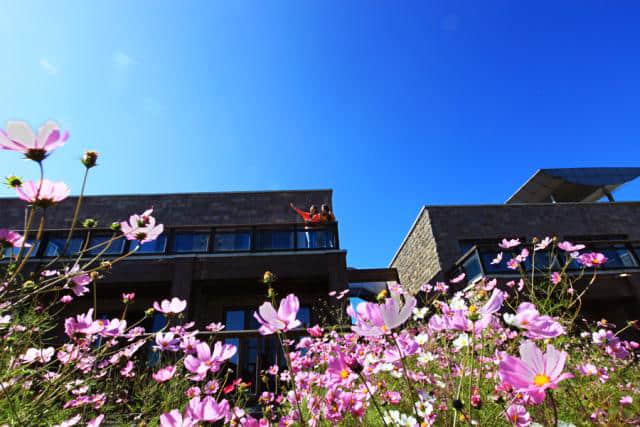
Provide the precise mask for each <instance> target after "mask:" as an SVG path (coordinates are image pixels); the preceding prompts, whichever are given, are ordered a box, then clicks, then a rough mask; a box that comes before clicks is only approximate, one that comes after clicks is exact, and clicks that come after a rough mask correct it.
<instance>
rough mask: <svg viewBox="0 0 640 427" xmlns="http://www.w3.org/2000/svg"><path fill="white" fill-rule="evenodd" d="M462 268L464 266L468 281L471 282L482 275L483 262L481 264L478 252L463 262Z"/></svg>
mask: <svg viewBox="0 0 640 427" xmlns="http://www.w3.org/2000/svg"><path fill="white" fill-rule="evenodd" d="M462 268H464V272H465V279H466V281H467V283H471V282H473V281H474V280H475V279H477V278H479V277H482V264H480V257H478V253H477V252H476V253H474V254H473V255H472V256H471V257H470V258H469V259H467V260H466V261H465V262H464V264H462Z"/></svg>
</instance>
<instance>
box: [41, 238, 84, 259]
mask: <svg viewBox="0 0 640 427" xmlns="http://www.w3.org/2000/svg"><path fill="white" fill-rule="evenodd" d="M66 242H67V238H66V237H51V238H49V241H48V242H47V246H46V247H45V249H44V254H43V256H45V257H55V256H60V255H63V254H62V249H64V245H65V244H66ZM83 242H84V238H83V237H72V238H71V240H70V241H69V246H68V247H67V250H66V252H65V253H64V255H75V254H77V253H78V252H79V251H80V249H81V248H82V243H83Z"/></svg>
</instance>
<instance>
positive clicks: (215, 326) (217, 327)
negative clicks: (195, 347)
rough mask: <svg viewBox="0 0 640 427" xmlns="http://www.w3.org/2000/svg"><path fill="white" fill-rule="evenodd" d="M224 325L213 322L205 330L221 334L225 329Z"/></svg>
mask: <svg viewBox="0 0 640 427" xmlns="http://www.w3.org/2000/svg"><path fill="white" fill-rule="evenodd" d="M224 327H225V326H224V325H223V324H222V323H220V322H217V323H215V322H213V323H209V324H208V325H207V326H205V329H206V330H207V331H211V332H220V331H221V330H223V329H224Z"/></svg>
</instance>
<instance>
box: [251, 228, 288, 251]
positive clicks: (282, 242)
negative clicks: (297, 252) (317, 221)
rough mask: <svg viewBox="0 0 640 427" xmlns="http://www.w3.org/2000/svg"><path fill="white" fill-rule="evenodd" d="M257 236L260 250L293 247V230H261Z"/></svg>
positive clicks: (257, 247)
mask: <svg viewBox="0 0 640 427" xmlns="http://www.w3.org/2000/svg"><path fill="white" fill-rule="evenodd" d="M256 237H257V238H256V249H258V250H269V249H272V250H278V249H293V231H291V230H259V231H258V232H257V236H256Z"/></svg>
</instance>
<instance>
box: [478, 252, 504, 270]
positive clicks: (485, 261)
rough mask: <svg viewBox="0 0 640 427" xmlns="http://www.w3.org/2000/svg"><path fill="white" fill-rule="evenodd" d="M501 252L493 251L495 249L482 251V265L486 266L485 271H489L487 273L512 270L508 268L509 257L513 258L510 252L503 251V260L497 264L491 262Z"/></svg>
mask: <svg viewBox="0 0 640 427" xmlns="http://www.w3.org/2000/svg"><path fill="white" fill-rule="evenodd" d="M498 254H499V252H493V251H489V252H482V253H481V254H480V256H481V257H482V265H483V266H484V269H485V271H486V272H487V274H491V273H505V272H510V271H511V270H509V269H508V268H507V261H509V259H511V257H512V255H511V254H510V253H506V254H505V253H503V254H502V260H501V261H500V262H499V263H497V264H491V262H492V261H493V260H494V259H496V257H497V256H498Z"/></svg>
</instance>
